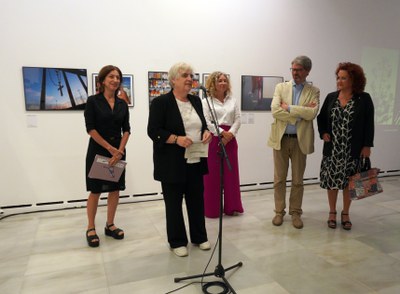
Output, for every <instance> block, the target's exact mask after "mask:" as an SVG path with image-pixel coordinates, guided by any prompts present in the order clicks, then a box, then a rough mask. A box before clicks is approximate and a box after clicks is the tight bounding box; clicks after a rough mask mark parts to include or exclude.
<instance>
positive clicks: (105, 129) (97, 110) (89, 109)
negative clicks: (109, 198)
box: [85, 93, 130, 193]
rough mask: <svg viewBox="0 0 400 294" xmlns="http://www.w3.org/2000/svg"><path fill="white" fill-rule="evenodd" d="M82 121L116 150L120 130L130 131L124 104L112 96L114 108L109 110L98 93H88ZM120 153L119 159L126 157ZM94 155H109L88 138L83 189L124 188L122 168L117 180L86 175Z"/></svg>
mask: <svg viewBox="0 0 400 294" xmlns="http://www.w3.org/2000/svg"><path fill="white" fill-rule="evenodd" d="M85 123H86V131H87V132H89V131H91V130H96V131H97V132H98V133H99V134H100V136H102V137H103V138H104V140H106V141H107V142H108V143H110V144H111V145H112V146H114V147H115V148H117V149H118V148H119V145H120V143H121V137H122V133H124V132H130V124H129V109H128V105H127V104H126V102H125V101H123V100H121V99H119V98H117V97H116V98H115V104H114V109H111V107H110V105H109V104H108V102H107V100H106V98H105V97H104V95H103V94H102V93H100V94H97V95H93V96H90V97H89V98H88V100H87V103H86V107H85ZM124 153H125V154H124V156H123V157H122V160H124V159H125V158H126V152H125V151H124ZM96 154H99V155H102V156H106V157H111V154H110V153H109V152H108V151H107V150H106V149H104V148H103V147H102V146H100V145H99V144H97V143H96V142H95V141H94V140H93V139H92V138H90V140H89V146H88V150H87V154H86V190H87V191H91V192H93V193H102V192H110V191H121V190H125V171H124V172H123V174H122V175H121V178H120V180H119V182H118V183H116V182H109V181H104V180H97V179H91V178H89V177H88V174H89V171H90V168H91V166H92V164H93V161H94V158H95V156H96Z"/></svg>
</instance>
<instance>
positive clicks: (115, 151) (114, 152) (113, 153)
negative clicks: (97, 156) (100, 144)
mask: <svg viewBox="0 0 400 294" xmlns="http://www.w3.org/2000/svg"><path fill="white" fill-rule="evenodd" d="M107 150H108V152H110V154H111V156H112V157H118V156H121V157H122V155H124V152H122V151H119V150H118V149H117V148H115V147H114V146H110V147H108V149H107Z"/></svg>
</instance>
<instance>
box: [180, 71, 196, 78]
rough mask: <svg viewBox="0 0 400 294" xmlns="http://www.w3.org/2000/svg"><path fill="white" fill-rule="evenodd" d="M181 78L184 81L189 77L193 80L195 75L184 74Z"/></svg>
mask: <svg viewBox="0 0 400 294" xmlns="http://www.w3.org/2000/svg"><path fill="white" fill-rule="evenodd" d="M181 77H182V78H184V79H186V78H187V77H190V78H191V79H193V78H194V75H193V74H189V73H186V72H184V73H183V74H181Z"/></svg>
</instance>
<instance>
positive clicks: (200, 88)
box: [197, 84, 207, 97]
mask: <svg viewBox="0 0 400 294" xmlns="http://www.w3.org/2000/svg"><path fill="white" fill-rule="evenodd" d="M197 88H198V89H199V90H201V91H203V94H204V96H203V97H207V89H206V87H204V86H203V85H202V84H199V86H198V87H197Z"/></svg>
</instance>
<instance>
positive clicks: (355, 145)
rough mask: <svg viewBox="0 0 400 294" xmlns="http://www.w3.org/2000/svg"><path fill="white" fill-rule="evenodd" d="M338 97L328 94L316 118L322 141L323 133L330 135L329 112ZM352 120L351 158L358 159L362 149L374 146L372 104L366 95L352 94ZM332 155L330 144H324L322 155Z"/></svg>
mask: <svg viewBox="0 0 400 294" xmlns="http://www.w3.org/2000/svg"><path fill="white" fill-rule="evenodd" d="M338 97H339V91H336V92H332V93H329V94H328V95H327V96H326V98H325V101H324V103H323V105H322V107H321V111H320V113H319V114H318V116H317V123H318V132H319V135H320V137H321V139H322V135H323V134H324V133H328V134H329V135H330V136H331V137H332V136H333V134H332V120H331V116H330V113H331V110H332V107H333V105H334V102H335V101H336V100H337V99H338ZM352 99H353V100H354V118H353V122H352V126H351V129H352V132H351V138H350V143H351V156H352V157H353V158H359V157H360V154H361V149H362V148H363V147H373V146H374V132H375V126H374V104H373V102H372V99H371V96H370V95H369V94H368V93H366V92H363V93H360V94H354V95H353V97H352ZM331 153H332V142H324V149H323V155H325V156H330V155H331Z"/></svg>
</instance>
